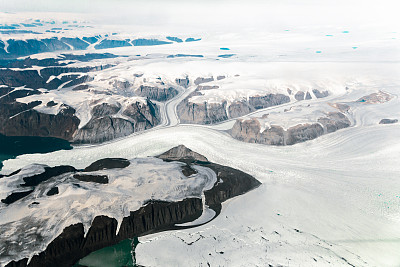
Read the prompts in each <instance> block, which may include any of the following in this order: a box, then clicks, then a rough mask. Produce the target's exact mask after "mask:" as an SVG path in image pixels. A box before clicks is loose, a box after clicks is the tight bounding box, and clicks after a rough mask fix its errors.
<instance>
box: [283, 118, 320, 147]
mask: <svg viewBox="0 0 400 267" xmlns="http://www.w3.org/2000/svg"><path fill="white" fill-rule="evenodd" d="M323 134H324V128H322V126H321V125H320V124H318V123H313V124H310V123H306V124H299V125H296V126H293V127H290V128H289V129H288V130H287V135H288V137H287V139H286V145H294V144H297V143H301V142H305V141H308V140H312V139H315V138H317V137H319V136H321V135H323Z"/></svg>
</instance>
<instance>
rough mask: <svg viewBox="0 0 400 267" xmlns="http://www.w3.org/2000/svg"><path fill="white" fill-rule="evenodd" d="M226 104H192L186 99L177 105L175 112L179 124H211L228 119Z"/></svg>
mask: <svg viewBox="0 0 400 267" xmlns="http://www.w3.org/2000/svg"><path fill="white" fill-rule="evenodd" d="M226 105H227V103H226V102H223V103H221V104H220V103H211V104H209V103H207V102H204V103H192V102H189V101H188V98H186V99H185V100H184V101H182V102H181V103H179V105H178V107H177V112H178V114H179V119H180V121H181V123H197V124H212V123H216V122H221V121H224V120H227V119H228V115H227V114H226Z"/></svg>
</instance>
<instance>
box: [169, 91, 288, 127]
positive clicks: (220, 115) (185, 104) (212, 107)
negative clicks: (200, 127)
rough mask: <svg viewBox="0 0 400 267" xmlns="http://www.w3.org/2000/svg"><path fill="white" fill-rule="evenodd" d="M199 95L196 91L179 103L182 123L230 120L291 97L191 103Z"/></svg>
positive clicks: (274, 95)
mask: <svg viewBox="0 0 400 267" xmlns="http://www.w3.org/2000/svg"><path fill="white" fill-rule="evenodd" d="M202 87H203V86H202ZM202 87H200V86H199V87H198V89H201V88H202ZM207 89H209V88H207ZM210 89H216V88H210ZM199 94H200V92H197V91H196V92H194V93H192V94H190V95H189V96H188V97H187V98H186V99H184V100H183V101H182V102H181V103H179V105H178V107H177V113H178V115H179V118H180V121H181V122H182V123H196V124H212V123H217V122H221V121H224V120H227V119H229V118H237V117H241V116H244V115H246V114H249V113H251V112H253V111H255V110H257V109H263V108H268V107H271V106H275V105H281V104H284V103H288V102H290V98H289V96H287V95H283V94H268V95H265V96H253V97H249V100H241V101H236V102H233V103H230V104H228V103H227V102H226V101H223V102H222V103H208V102H204V103H195V102H191V101H190V98H191V97H193V96H196V95H199ZM227 112H228V114H227Z"/></svg>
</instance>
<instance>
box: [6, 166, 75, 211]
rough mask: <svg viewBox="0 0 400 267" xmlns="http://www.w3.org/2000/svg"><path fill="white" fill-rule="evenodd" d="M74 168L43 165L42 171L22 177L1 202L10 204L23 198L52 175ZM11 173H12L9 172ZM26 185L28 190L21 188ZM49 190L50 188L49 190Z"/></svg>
mask: <svg viewBox="0 0 400 267" xmlns="http://www.w3.org/2000/svg"><path fill="white" fill-rule="evenodd" d="M19 171H20V170H18V171H17V172H14V174H16V173H18V172H19ZM75 171H76V169H75V168H74V167H72V166H56V167H45V168H44V172H42V173H39V174H34V175H31V176H27V177H24V178H23V181H24V183H23V184H20V185H19V188H18V190H17V191H16V192H12V193H11V194H10V195H8V196H7V197H6V198H5V199H2V200H1V202H3V203H5V204H7V205H8V204H12V203H14V202H15V201H17V200H19V199H21V198H24V197H26V196H28V195H29V194H31V193H32V192H33V191H34V188H35V187H36V186H37V185H38V184H40V183H42V182H44V181H47V180H49V179H50V178H52V177H55V176H59V175H62V174H64V173H70V172H75ZM11 175H13V174H11ZM11 175H9V176H11ZM26 187H30V189H29V190H26V189H25V190H24V191H21V190H23V189H24V188H26ZM50 191H51V190H50ZM57 192H58V189H57Z"/></svg>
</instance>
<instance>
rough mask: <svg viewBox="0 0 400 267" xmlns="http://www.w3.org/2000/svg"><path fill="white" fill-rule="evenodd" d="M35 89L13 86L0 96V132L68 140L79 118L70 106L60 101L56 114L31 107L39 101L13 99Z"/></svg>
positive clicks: (11, 134)
mask: <svg viewBox="0 0 400 267" xmlns="http://www.w3.org/2000/svg"><path fill="white" fill-rule="evenodd" d="M30 94H40V92H39V91H34V90H33V91H32V90H15V91H13V92H12V93H10V94H8V95H7V96H5V97H3V98H0V133H1V134H4V135H6V136H41V137H56V138H61V139H65V140H71V139H72V135H73V133H74V132H75V130H76V129H77V128H78V125H79V122H80V121H79V119H78V118H77V117H76V116H75V110H74V109H73V108H72V107H69V106H67V105H63V106H62V108H61V110H60V112H59V113H58V114H56V115H53V114H45V113H40V112H38V111H36V110H34V109H33V108H34V107H35V106H37V105H39V104H41V102H38V101H35V102H31V103H28V104H25V103H19V102H16V101H15V99H16V98H19V97H23V96H27V95H30Z"/></svg>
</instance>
